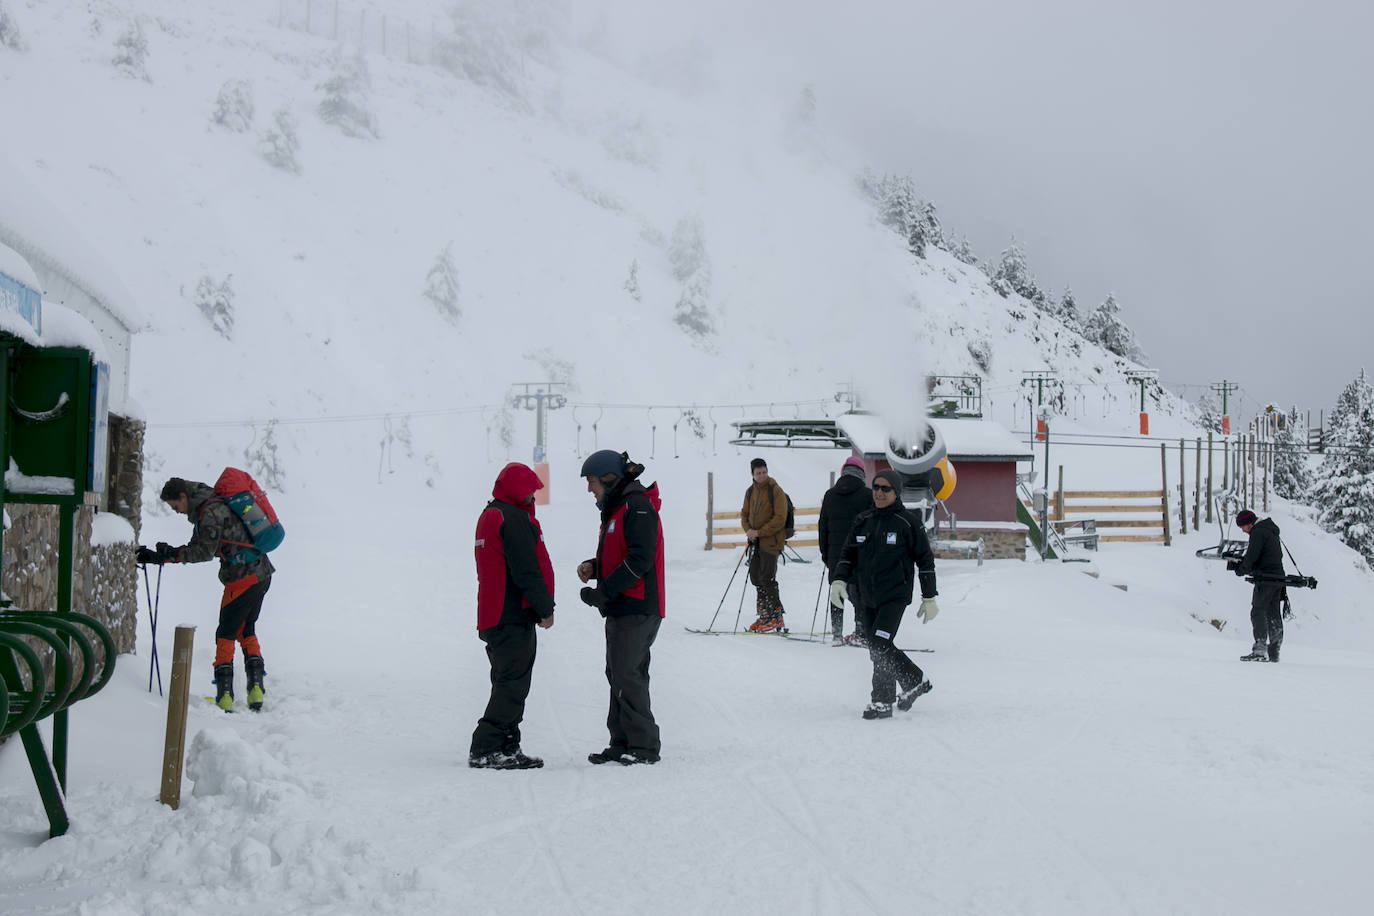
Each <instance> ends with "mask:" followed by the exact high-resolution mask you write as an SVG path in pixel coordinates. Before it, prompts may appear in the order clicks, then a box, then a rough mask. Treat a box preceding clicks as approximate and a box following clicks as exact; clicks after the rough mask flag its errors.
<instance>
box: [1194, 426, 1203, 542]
mask: <svg viewBox="0 0 1374 916" xmlns="http://www.w3.org/2000/svg"><path fill="white" fill-rule="evenodd" d="M1194 448H1195V449H1196V454H1197V462H1196V464H1197V468H1196V469H1195V470H1194V471H1193V530H1194V531H1196V530H1198V529H1199V528H1201V527H1202V437H1201V436H1198V439H1197V442H1196V443H1195V444H1194Z"/></svg>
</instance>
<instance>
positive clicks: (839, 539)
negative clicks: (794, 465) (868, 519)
mask: <svg viewBox="0 0 1374 916" xmlns="http://www.w3.org/2000/svg"><path fill="white" fill-rule="evenodd" d="M872 508H873V491H872V490H870V489H868V486H867V485H866V484H864V479H863V478H862V477H855V476H853V475H852V474H842V475H840V479H839V480H837V481H835V485H834V486H833V487H831V488H830V489H829V490H826V491H825V497H824V498H822V499H821V515H820V518H819V519H817V522H816V533H817V535H818V537H819V540H820V548H821V562H823V563H825V568H826V569H828V570H830V581H831V582H834V581H835V566H836V565H837V564H838V563H839V562H840V555H841V554H842V553H843V552H844V542H845V540H846V539H848V537H849V529H850V528H852V527H854V519H855V518H857V517H858V515H859V513H860V512H862V511H864V510H865V509H872Z"/></svg>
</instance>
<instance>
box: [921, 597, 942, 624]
mask: <svg viewBox="0 0 1374 916" xmlns="http://www.w3.org/2000/svg"><path fill="white" fill-rule="evenodd" d="M938 613H940V609H939V608H938V607H936V606H935V599H934V598H922V599H921V609H920V610H919V611H917V612H916V616H917V617H919V618H921V622H922V623H930V622H931V621H932V620H934V619H935V615H936V614H938Z"/></svg>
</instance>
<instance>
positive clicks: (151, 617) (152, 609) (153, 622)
mask: <svg viewBox="0 0 1374 916" xmlns="http://www.w3.org/2000/svg"><path fill="white" fill-rule="evenodd" d="M138 565H139V568H140V569H142V570H143V594H144V595H145V596H146V597H147V599H148V623H149V625H150V626H151V627H152V631H153V657H152V659H151V660H150V661H149V662H148V692H149V693H152V692H153V669H154V668H156V669H157V695H158V696H162V665H161V664H159V663H158V660H157V609H158V605H159V604H161V603H162V564H160V563H159V564H158V567H157V600H156V601H155V600H154V599H153V594H152V589H150V588H149V587H148V564H146V563H140V564H138Z"/></svg>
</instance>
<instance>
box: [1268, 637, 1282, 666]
mask: <svg viewBox="0 0 1374 916" xmlns="http://www.w3.org/2000/svg"><path fill="white" fill-rule="evenodd" d="M1281 645H1283V644H1282V643H1277V642H1271V643H1270V644H1269V660H1270V661H1271V662H1273V663H1274V664H1278V661H1279V646H1281Z"/></svg>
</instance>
